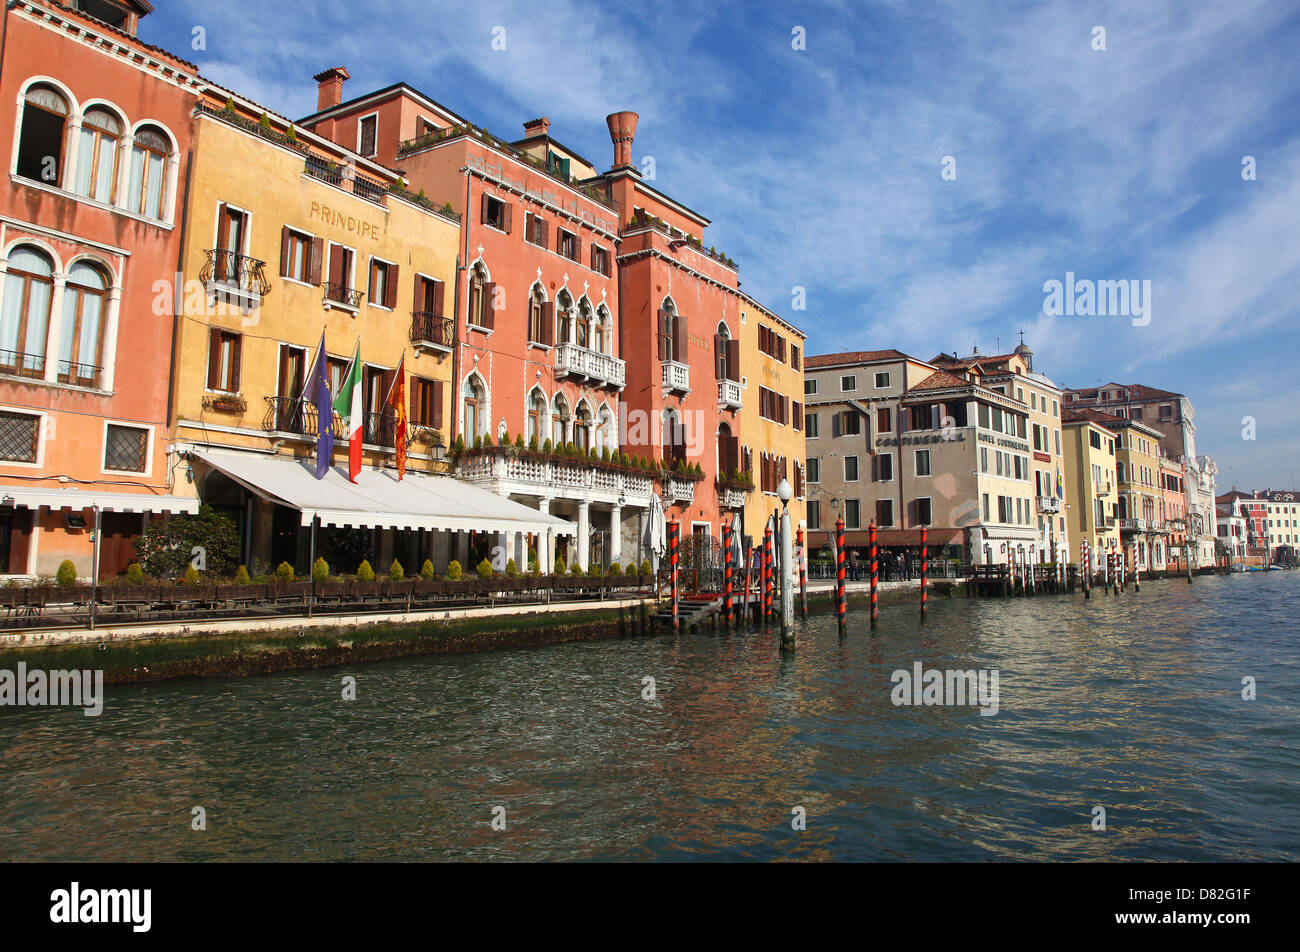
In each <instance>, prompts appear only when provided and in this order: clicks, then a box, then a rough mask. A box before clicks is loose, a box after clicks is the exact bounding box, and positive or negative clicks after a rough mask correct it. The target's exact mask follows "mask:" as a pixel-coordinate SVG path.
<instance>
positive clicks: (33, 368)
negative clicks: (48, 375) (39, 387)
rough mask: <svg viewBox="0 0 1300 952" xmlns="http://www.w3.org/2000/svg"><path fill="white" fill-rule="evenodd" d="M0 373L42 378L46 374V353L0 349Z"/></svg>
mask: <svg viewBox="0 0 1300 952" xmlns="http://www.w3.org/2000/svg"><path fill="white" fill-rule="evenodd" d="M0 373H5V374H14V375H16V376H19V377H32V378H34V379H36V380H40V379H41V378H42V377H44V376H45V355H44V354H25V353H23V352H22V351H17V350H0Z"/></svg>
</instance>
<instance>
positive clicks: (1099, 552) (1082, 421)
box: [1061, 408, 1120, 572]
mask: <svg viewBox="0 0 1300 952" xmlns="http://www.w3.org/2000/svg"><path fill="white" fill-rule="evenodd" d="M1118 420H1120V418H1118V417H1115V416H1113V415H1112V414H1109V413H1103V412H1101V411H1100V410H1092V409H1083V408H1074V409H1070V408H1067V409H1065V410H1063V411H1062V412H1061V442H1062V444H1063V446H1062V449H1063V450H1064V451H1065V452H1064V462H1065V504H1066V513H1067V519H1068V521H1069V531H1070V537H1071V538H1072V539H1073V540H1074V544H1075V547H1076V548H1078V546H1079V543H1080V542H1082V541H1087V543H1088V545H1089V548H1090V550H1091V552H1092V570H1093V571H1094V572H1096V571H1100V570H1101V569H1102V568H1103V567H1104V566H1105V564H1106V554H1107V553H1109V552H1112V551H1113V552H1116V553H1118V552H1119V551H1120V530H1119V478H1118V472H1117V469H1116V465H1115V464H1116V461H1117V458H1116V449H1115V444H1116V440H1115V434H1114V433H1113V432H1112V431H1111V430H1110V429H1109V424H1112V423H1115V422H1116V421H1118ZM1078 557H1079V553H1078V552H1075V553H1074V560H1075V561H1078Z"/></svg>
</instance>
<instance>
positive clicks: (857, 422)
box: [843, 410, 862, 436]
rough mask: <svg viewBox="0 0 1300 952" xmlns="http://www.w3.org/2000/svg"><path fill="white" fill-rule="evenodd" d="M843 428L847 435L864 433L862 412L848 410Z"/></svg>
mask: <svg viewBox="0 0 1300 952" xmlns="http://www.w3.org/2000/svg"><path fill="white" fill-rule="evenodd" d="M843 429H844V435H845V436H860V435H861V434H862V414H860V413H858V411H857V410H847V411H845V413H844V422H843Z"/></svg>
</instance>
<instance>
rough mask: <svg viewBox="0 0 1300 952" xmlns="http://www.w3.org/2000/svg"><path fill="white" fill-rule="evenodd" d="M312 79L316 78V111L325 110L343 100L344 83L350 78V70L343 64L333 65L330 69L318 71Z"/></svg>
mask: <svg viewBox="0 0 1300 952" xmlns="http://www.w3.org/2000/svg"><path fill="white" fill-rule="evenodd" d="M312 79H314V80H316V84H317V85H316V111H317V112H323V111H324V110H326V109H331V108H333V107H334V106H337V105H338V104H339V103H341V102H342V101H343V83H344V82H345V81H346V80H347V79H348V71H347V69H346V68H345V67H343V66H331V67H330V68H329V69H327V70H325V71H323V72H320V73H317V74H316V75H315V76H313V77H312Z"/></svg>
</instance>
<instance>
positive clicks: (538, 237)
mask: <svg viewBox="0 0 1300 952" xmlns="http://www.w3.org/2000/svg"><path fill="white" fill-rule="evenodd" d="M546 239H547V229H546V219H544V218H542V217H541V216H540V215H534V214H533V213H532V212H529V213H528V214H527V216H526V218H525V219H524V240H525V241H527V242H529V243H530V244H534V245H537V246H539V247H542V248H545V247H546Z"/></svg>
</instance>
